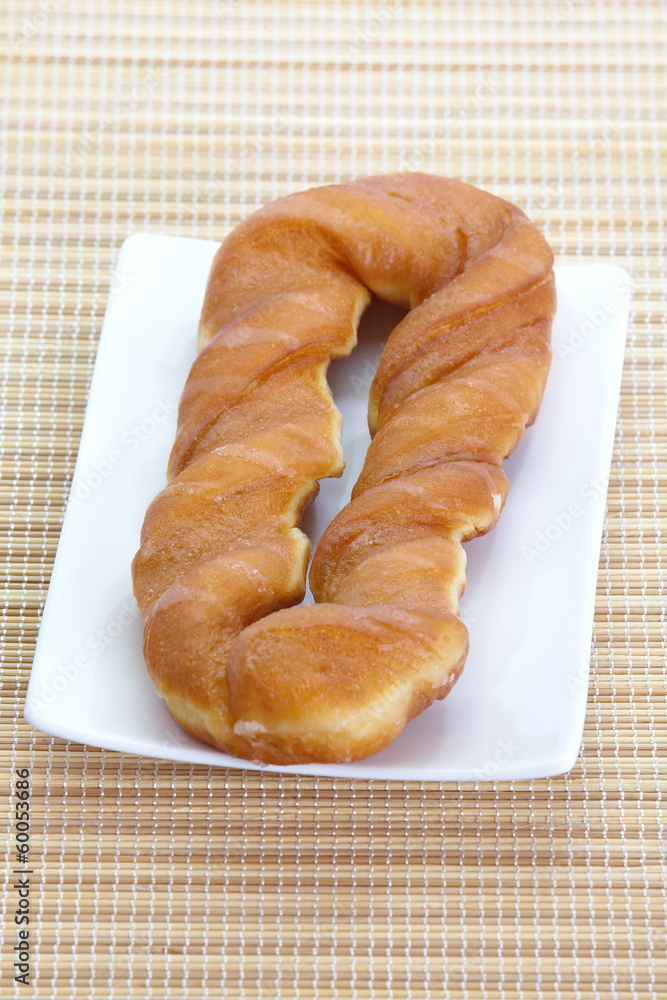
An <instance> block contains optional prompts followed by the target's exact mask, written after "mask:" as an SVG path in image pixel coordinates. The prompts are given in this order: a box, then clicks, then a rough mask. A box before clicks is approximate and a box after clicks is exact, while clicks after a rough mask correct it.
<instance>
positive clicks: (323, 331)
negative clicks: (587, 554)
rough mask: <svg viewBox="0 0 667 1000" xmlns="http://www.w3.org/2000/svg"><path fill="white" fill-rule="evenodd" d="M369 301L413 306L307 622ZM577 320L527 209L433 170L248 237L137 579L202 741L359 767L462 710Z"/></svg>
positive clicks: (381, 372) (205, 355)
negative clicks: (313, 541) (311, 520)
mask: <svg viewBox="0 0 667 1000" xmlns="http://www.w3.org/2000/svg"><path fill="white" fill-rule="evenodd" d="M368 289H370V291H371V292H373V293H374V294H375V295H377V296H379V297H380V298H382V299H386V300H388V301H389V302H392V303H396V304H397V305H400V306H404V307H408V308H409V309H410V310H411V311H410V312H409V313H408V314H407V315H406V316H405V318H404V319H403V320H402V322H401V323H399V325H398V326H397V327H396V329H395V330H394V331H393V332H392V334H391V336H390V337H389V339H388V341H387V344H386V347H385V350H384V353H383V355H382V358H381V361H380V365H379V368H378V371H377V375H376V377H375V380H374V382H373V385H372V387H371V392H370V405H369V423H370V428H371V433H372V435H373V440H372V443H371V445H370V448H369V450H368V454H367V457H366V462H365V465H364V468H363V471H362V473H361V476H360V478H359V481H358V482H357V484H356V487H355V489H354V493H353V499H352V501H351V502H350V503H349V504H348V505H347V507H345V508H344V509H343V510H342V511H341V512H340V513H339V514H338V515H337V516H336V517H335V518H334V520H333V522H332V523H331V525H330V526H329V528H328V529H327V530H326V532H325V533H324V535H323V537H322V539H321V541H320V543H319V546H318V547H317V550H316V552H315V555H314V558H313V563H312V569H311V573H310V581H311V589H312V592H313V595H314V597H315V600H316V601H317V602H318V603H317V604H315V605H310V606H301V607H290V606H291V605H294V604H297V603H298V602H299V601H300V600H301V599H302V597H303V594H304V587H305V577H306V570H307V564H308V558H309V548H310V545H309V541H308V539H307V538H306V537H305V535H304V534H303V533H302V532H301V531H300V530H299V528H298V525H299V523H300V519H301V515H302V512H303V510H304V507H305V506H306V504H307V503H308V502H309V501H310V500H311V499H312V498H313V497H314V496H315V494H316V493H317V490H318V488H319V487H318V480H319V479H320V478H322V477H324V476H338V475H340V473H341V472H342V469H343V456H342V452H341V447H340V443H339V439H340V415H339V413H338V411H337V410H336V408H335V407H334V405H333V400H332V398H331V393H330V391H329V388H328V385H327V382H326V370H327V367H328V365H329V363H330V361H331V360H332V359H334V358H342V357H345V356H346V355H347V354H348V353H349V352H350V350H351V349H352V347H353V346H354V344H355V342H356V331H357V326H358V323H359V319H360V317H361V314H362V312H363V310H364V309H365V307H366V305H367V304H368V302H369V298H370V297H369V292H368ZM554 309H555V291H554V280H553V273H552V254H551V251H550V249H549V247H548V245H547V243H546V242H545V240H544V239H543V237H542V236H541V235H540V234H539V232H538V231H537V230H536V229H535V227H534V226H533V225H532V223H531V222H530V221H529V220H528V219H527V218H526V217H525V216H524V215H523V213H522V212H521V211H519V209H517V208H516V207H515V206H513V205H511V204H508V203H507V202H505V201H502V200H500V199H499V198H496V197H493V196H492V195H490V194H487V193H486V192H483V191H480V190H478V189H476V188H474V187H471V186H469V185H467V184H463V183H461V182H459V181H454V180H446V179H444V178H440V177H433V176H429V175H426V174H416V173H415V174H396V175H392V176H386V177H369V178H366V179H364V180H359V181H355V182H353V183H349V184H343V185H336V186H330V187H323V188H316V189H314V190H311V191H306V192H304V193H301V194H294V195H290V196H288V197H286V198H281V199H280V200H278V201H276V202H274V203H272V204H270V205H267V206H266V207H265V208H263V209H261V210H260V211H258V212H256V213H255V214H254V215H252V216H250V218H248V219H247V220H246V221H245V222H243V223H242V224H241V225H240V226H238V228H237V229H235V230H234V232H232V234H231V235H230V236H229V237H228V238H227V239H226V240H225V242H224V243H223V245H222V246H221V248H220V250H219V251H218V253H217V255H216V257H215V260H214V262H213V266H212V269H211V273H210V277H209V282H208V287H207V291H206V297H205V301H204V307H203V313H202V318H201V326H200V331H199V337H200V347H201V348H202V350H201V353H200V354H199V356H198V357H197V359H196V361H195V363H194V365H193V366H192V370H191V372H190V375H189V377H188V380H187V383H186V385H185V389H184V392H183V396H182V399H181V403H180V409H179V417H178V431H177V435H176V441H175V443H174V447H173V450H172V454H171V458H170V462H169V477H170V482H169V485H168V486H167V487H166V488H165V489H164V490H162V492H161V493H160V494H159V495H158V496H157V497H156V498H155V500H154V501H153V502H152V503H151V505H150V506H149V508H148V511H147V513H146V518H145V521H144V525H143V529H142V533H141V546H140V549H139V552H138V553H137V555H136V556H135V559H134V562H133V579H134V589H135V594H136V597H137V601H138V603H139V607H140V609H141V612H142V614H143V615H144V617H145V620H146V627H145V640H144V652H145V657H146V662H147V665H148V669H149V671H150V674H151V677H152V678H153V681H154V683H155V686H156V688H157V690H158V692H159V694H160V695H161V696H162V697H163V698H164V699H165V700H166V703H167V705H168V707H169V709H170V711H171V713H172V715H173V716H174V717H175V718H176V719H177V720H178V722H179V723H180V724H181V725H182V726H183V727H184V728H185V729H186V730H188V732H190V733H192V734H193V735H194V736H196V737H198V738H199V739H202V740H205V741H206V742H208V743H211V744H213V745H214V746H217V747H219V748H221V749H222V750H225V751H227V752H228V753H230V754H233V755H235V756H237V757H244V758H247V759H255V760H260V761H265V762H268V763H280V764H290V763H297V762H305V761H349V760H355V759H359V758H362V757H366V756H368V755H369V754H372V753H375V752H377V751H378V750H381V749H382V748H383V747H385V746H387V745H388V744H389V743H390V742H391V741H392V740H393V739H395V737H396V736H397V735H398V734H399V733H400V732H401V730H402V729H403V727H404V726H405V724H406V722H407V721H408V720H409V719H411V718H412V717H413V716H414V715H416V714H417V713H418V712H421V711H422V710H423V709H424V708H426V707H427V706H428V705H429V704H430V703H431V702H432V701H433V700H434V699H435V698H443V697H444V696H445V695H446V694H447V692H448V691H449V690H450V688H451V687H452V685H453V683H454V681H455V680H456V679H457V677H458V675H459V674H460V672H461V669H462V667H463V663H464V660H465V657H466V653H467V647H468V635H467V630H466V628H465V626H464V625H463V623H462V622H461V620H460V618H459V617H458V600H459V597H460V594H461V592H462V590H463V587H464V585H465V556H464V552H463V549H462V546H461V543H462V542H465V541H467V540H468V539H470V538H472V537H474V536H475V535H479V534H482V533H484V532H486V531H488V530H489V529H491V528H492V527H493V526H494V525H495V524H496V522H497V520H498V517H499V515H500V512H501V509H502V506H503V503H504V500H505V494H506V488H507V481H506V479H505V475H504V473H503V472H502V470H501V463H502V460H503V459H504V458H505V457H506V456H507V455H509V454H510V452H511V451H512V450H513V448H514V447H515V446H516V444H517V443H518V441H519V439H520V437H521V435H522V433H523V430H524V428H525V427H526V426H527V425H529V424H530V423H531V422H532V421H533V420H534V418H535V415H536V413H537V411H538V408H539V405H540V401H541V397H542V392H543V389H544V384H545V380H546V377H547V372H548V368H549V361H550V346H549V343H550V333H551V320H552V317H553V313H554ZM499 582H500V581H499Z"/></svg>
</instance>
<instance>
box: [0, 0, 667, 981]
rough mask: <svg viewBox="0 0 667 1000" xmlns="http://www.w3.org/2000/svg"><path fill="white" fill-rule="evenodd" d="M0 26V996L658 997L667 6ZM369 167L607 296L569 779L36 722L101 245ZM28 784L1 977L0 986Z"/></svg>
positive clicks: (208, 219)
mask: <svg viewBox="0 0 667 1000" xmlns="http://www.w3.org/2000/svg"><path fill="white" fill-rule="evenodd" d="M2 6H3V8H4V10H3V26H2V28H1V29H0V43H1V44H2V47H3V49H4V55H5V56H6V64H7V70H8V73H7V77H6V82H5V87H4V91H3V96H2V101H3V117H4V120H3V132H2V144H3V145H2V157H3V166H2V185H3V202H2V207H3V222H2V227H3V229H2V236H3V249H2V258H1V262H2V281H3V284H2V322H3V326H4V330H5V332H6V334H5V335H6V340H5V342H4V343H5V346H4V348H3V361H4V367H3V373H4V380H3V383H2V407H3V409H2V415H3V437H2V446H3V470H2V477H3V478H2V482H1V483H0V488H1V489H2V530H3V547H2V554H3V557H4V558H5V561H6V574H5V577H4V587H5V594H4V601H3V630H4V638H3V647H2V649H3V652H2V655H3V674H2V683H3V688H2V693H3V714H2V729H3V737H4V742H3V749H2V754H3V762H4V774H5V776H6V779H7V782H6V792H7V796H6V799H5V801H6V804H7V810H6V813H5V812H3V815H4V816H6V822H7V844H8V845H9V846H8V854H7V872H8V873H9V874H8V879H7V884H6V887H5V898H4V900H3V903H4V912H5V914H6V919H5V923H4V927H3V933H4V943H3V954H2V963H3V965H2V970H1V978H0V984H1V985H0V994H1V995H2V997H3V998H4V997H11V996H24V997H29V996H33V997H45V998H51V997H64V998H70V997H86V998H88V997H100V998H130V997H136V998H140V997H174V998H181V997H233V998H235V997H248V998H274V997H281V998H282V997H284V998H293V997H294V998H306V997H338V998H349V997H359V998H366V997H414V998H425V997H429V998H432V997H467V998H470V1000H475V998H481V997H503V998H508V1000H512V998H518V997H522V998H526V1000H531V998H552V997H563V998H565V997H566V998H570V997H581V998H590V997H601V998H621V997H623V998H625V997H628V998H644V997H651V998H663V997H665V996H667V970H666V968H665V951H664V933H663V931H664V917H665V912H664V902H665V897H664V879H663V876H664V868H663V867H662V862H663V860H664V846H663V829H662V816H663V813H662V803H661V788H662V787H663V786H664V778H663V770H664V765H663V761H662V753H663V747H664V736H663V731H664V714H663V707H664V669H663V668H664V649H665V616H664V607H665V604H664V569H663V547H662V537H661V531H662V530H663V521H662V518H661V514H660V509H661V506H662V508H663V509H665V507H666V506H667V494H666V492H665V467H664V458H665V453H666V451H665V437H664V435H665V416H666V415H665V367H664V366H665V351H664V335H665V317H666V312H665V259H664V250H665V236H664V218H665V208H664V206H663V204H662V200H661V199H662V191H663V186H662V183H661V182H662V181H663V179H664V175H665V172H666V171H667V148H666V145H665V143H666V139H667V135H666V128H665V113H666V112H667V98H666V95H665V90H664V82H665V81H664V76H663V64H664V61H665V42H666V40H667V33H666V31H665V17H666V11H665V6H664V5H662V4H661V3H660V2H657V0H656V2H654V3H650V2H644V3H642V2H635V0H633V2H627V3H624V2H620V0H619V2H609V3H593V2H588V3H587V2H583V0H556V2H554V3H544V4H541V3H527V2H522V0H505V2H502V0H499V2H497V3H488V4H486V3H482V2H477V0H473V2H469V0H460V2H458V3H451V4H444V3H437V2H435V0H434V2H415V3H410V2H407V0H406V2H401V0H375V2H372V3H362V2H357V3H350V2H346V0H318V2H317V3H307V2H306V3H285V2H278V0H276V2H273V3H272V2H268V0H267V2H253V0H245V2H243V0H236V2H235V0H228V2H224V0H217V2H216V0H201V2H197V0H187V2H186V0H181V2H176V0H174V2H170V0H163V2H161V3H158V2H157V0H127V2H120V0H119V2H113V3H109V2H108V0H107V2H95V0H90V2H88V3H85V2H82V0H25V3H23V4H21V3H20V2H17V3H16V4H9V5H8V4H7V3H6V2H5V3H3V5H2ZM401 168H402V169H416V168H419V169H426V170H431V171H434V172H437V173H441V174H445V175H454V176H460V177H462V178H464V179H466V180H469V181H471V182H473V183H475V184H479V185H481V186H484V187H488V188H490V189H491V190H493V191H494V192H496V193H498V194H500V195H503V196H505V197H507V198H509V199H511V200H512V201H516V202H518V204H520V205H521V206H522V207H523V208H524V209H525V210H526V211H527V212H528V213H529V214H531V215H532V216H533V217H534V218H535V220H536V221H537V222H538V224H539V225H540V226H542V227H543V229H544V231H545V233H546V235H547V237H548V238H549V239H550V241H551V243H552V245H553V247H554V250H555V252H556V257H557V260H558V262H559V263H568V262H582V261H583V262H590V261H593V260H594V259H595V258H598V257H599V258H600V259H603V260H614V261H616V262H617V263H619V264H621V265H623V266H624V267H626V268H628V269H629V271H630V272H631V274H632V276H633V282H634V295H633V307H632V316H631V326H630V332H629V345H628V353H627V358H626V367H625V376H624V383H623V393H622V403H621V411H620V417H619V423H618V433H617V439H616V448H615V453H614V463H613V469H612V478H611V483H610V488H609V500H608V514H607V521H606V529H605V533H604V539H603V545H602V552H601V560H600V571H599V582H598V592H597V605H596V618H595V636H594V643H593V650H592V682H591V687H590V696H589V702H588V713H587V722H586V731H585V736H584V744H583V749H582V753H581V756H580V758H579V761H578V763H577V765H576V767H575V768H574V770H573V771H572V772H571V773H570V774H568V775H566V776H564V777H558V778H553V779H551V780H540V781H532V782H527V781H517V782H515V783H498V784H495V785H494V784H491V783H487V784H484V783H482V784H479V785H475V784H473V783H466V784H462V785H455V784H445V785H437V784H424V785H419V784H401V783H385V782H374V783H368V782H363V781H349V780H340V779H337V780H331V779H319V780H316V779H312V778H303V777H301V778H299V777H293V776H276V775H273V774H261V773H244V772H242V771H227V770H224V769H219V770H209V769H207V768H206V767H202V766H186V765H181V764H172V763H170V762H166V761H164V760H162V761H155V760H148V759H137V758H135V757H131V756H122V755H119V754H116V753H111V752H104V751H101V750H96V749H94V748H92V747H83V746H79V745H76V744H73V743H66V742H64V741H62V740H60V739H55V738H53V739H52V738H49V737H48V736H46V735H44V734H41V733H37V732H33V731H32V730H31V729H30V728H29V727H28V726H27V725H26V724H25V723H24V722H23V720H22V714H21V712H22V703H23V697H24V693H25V688H26V683H27V680H28V675H29V671H30V664H31V658H32V655H33V651H34V647H35V638H36V635H37V630H38V626H39V619H40V611H41V608H42V605H43V601H44V598H45V594H46V590H47V586H48V582H49V575H50V571H51V566H52V563H53V558H54V554H55V551H56V545H57V543H58V535H59V530H60V525H61V521H62V517H63V511H64V506H65V502H66V498H67V494H68V488H69V485H70V483H71V477H72V471H73V465H74V461H75V458H76V453H77V446H78V441H79V434H80V431H81V426H82V421H83V416H84V408H85V404H86V396H87V391H88V386H89V382H90V376H91V370H92V365H93V361H94V358H95V350H96V344H97V339H98V335H99V331H100V325H101V321H102V316H103V313H104V308H105V303H106V300H107V298H108V295H109V291H110V289H111V290H112V291H113V290H116V289H117V288H118V287H121V288H122V285H123V281H124V276H123V275H117V274H114V273H113V263H114V260H115V257H116V254H117V252H118V249H119V247H120V244H121V242H122V241H123V239H124V238H125V237H126V236H127V235H128V234H130V233H132V232H135V231H138V230H149V231H151V232H163V233H174V234H181V235H187V236H198V237H205V238H215V239H220V238H222V237H223V236H224V235H225V234H226V233H227V232H228V231H229V229H230V227H231V226H232V225H234V224H235V223H236V222H237V221H238V220H239V219H241V218H242V217H243V216H245V215H246V214H247V213H248V212H249V211H251V210H252V209H254V208H256V207H257V206H259V205H261V204H262V203H264V202H266V201H267V200H269V199H271V198H274V197H276V196H278V195H282V194H284V193H286V192H289V191H293V190H298V189H300V188H303V187H305V186H310V185H313V184H319V183H324V182H328V181H337V180H344V179H347V178H349V177H353V176H360V175H363V174H367V173H373V172H382V171H389V170H394V169H401ZM100 572H103V567H100ZM554 613H557V609H554ZM563 628H567V622H563ZM24 767H25V768H29V769H30V781H31V787H32V812H33V818H32V830H31V835H32V839H31V851H30V862H31V864H30V870H31V871H32V874H31V876H30V879H31V882H30V889H31V895H30V906H31V910H30V920H31V923H30V948H31V953H32V958H31V962H30V966H31V971H30V984H29V986H28V987H25V986H22V985H19V984H15V983H14V982H13V976H14V972H13V969H12V963H13V961H14V958H13V956H14V952H13V950H12V949H13V947H14V944H15V943H16V941H17V933H18V930H19V927H18V925H16V924H15V922H14V914H15V912H16V909H17V902H18V890H16V889H15V888H13V885H14V884H15V882H14V881H13V880H14V879H15V878H16V876H15V875H14V874H13V869H14V868H15V867H16V866H17V864H18V862H17V861H16V860H15V854H16V848H15V842H14V837H15V830H14V826H13V816H14V812H13V810H14V802H15V797H16V793H15V791H13V790H12V789H11V788H10V785H12V786H13V783H14V780H15V779H16V777H17V776H16V769H17V768H24ZM20 877H21V876H19V878H20Z"/></svg>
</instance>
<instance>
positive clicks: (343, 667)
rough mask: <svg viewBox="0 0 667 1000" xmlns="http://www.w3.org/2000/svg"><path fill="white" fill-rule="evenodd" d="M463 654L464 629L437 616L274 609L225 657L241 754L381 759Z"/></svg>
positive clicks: (438, 693) (301, 759) (274, 759)
mask: <svg viewBox="0 0 667 1000" xmlns="http://www.w3.org/2000/svg"><path fill="white" fill-rule="evenodd" d="M467 650H468V633H467V630H466V628H465V626H464V625H463V623H462V622H461V621H460V619H458V618H457V617H456V616H454V615H451V614H446V613H444V614H443V613H441V612H440V613H436V612H433V611H415V610H409V609H407V608H402V607H395V606H384V607H370V608H369V607H366V608H352V607H345V606H343V605H340V604H329V605H314V606H313V605H311V606H308V607H297V608H290V609H288V610H285V611H279V612H276V613H275V614H273V615H270V616H269V617H268V618H265V619H262V620H261V621H258V622H255V624H254V625H250V626H249V627H248V628H246V629H245V630H244V631H243V632H242V633H241V635H240V636H239V637H238V638H237V639H236V641H235V643H234V644H233V646H232V649H231V652H230V657H229V662H228V667H227V677H228V683H229V704H230V709H231V713H232V715H233V717H234V718H235V720H236V721H235V725H234V734H235V736H237V737H240V738H242V739H243V740H245V741H247V743H248V744H249V745H250V747H251V752H250V753H247V752H245V751H244V752H242V753H241V755H242V756H244V757H246V758H247V757H250V759H256V760H261V761H264V762H265V763H269V764H294V763H306V762H318V763H330V762H346V761H353V760H360V759H362V758H364V757H368V756H370V755H371V754H375V753H378V752H379V751H380V750H383V749H384V748H385V747H387V746H388V745H389V744H390V743H392V742H393V741H394V740H395V739H396V737H397V736H398V735H399V733H400V732H401V731H402V730H403V728H404V727H405V725H406V724H407V722H408V721H409V720H410V719H412V718H413V717H414V716H415V715H417V714H418V713H419V712H422V711H423V710H424V709H425V708H427V707H428V705H430V704H431V702H433V701H434V700H435V699H439V698H444V697H445V695H446V694H447V693H448V692H449V690H450V689H451V687H452V686H453V684H454V682H455V681H456V679H457V678H458V676H459V674H460V673H461V670H462V669H463V664H464V662H465V658H466V654H467ZM236 752H238V751H236Z"/></svg>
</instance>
